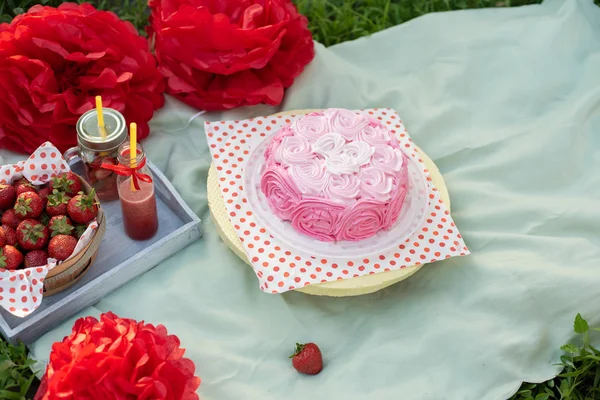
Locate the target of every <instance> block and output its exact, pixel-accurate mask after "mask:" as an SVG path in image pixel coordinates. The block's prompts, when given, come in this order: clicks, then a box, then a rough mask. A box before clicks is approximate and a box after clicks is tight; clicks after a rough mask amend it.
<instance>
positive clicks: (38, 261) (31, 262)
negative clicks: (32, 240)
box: [25, 250, 48, 268]
mask: <svg viewBox="0 0 600 400" xmlns="http://www.w3.org/2000/svg"><path fill="white" fill-rule="evenodd" d="M46 264H48V253H46V252H45V251H44V250H33V251H30V252H29V253H27V254H25V268H31V267H41V266H43V265H46Z"/></svg>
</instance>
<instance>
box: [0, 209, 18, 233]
mask: <svg viewBox="0 0 600 400" xmlns="http://www.w3.org/2000/svg"><path fill="white" fill-rule="evenodd" d="M20 223H21V219H20V218H19V217H18V216H17V213H16V212H15V210H14V209H12V208H9V209H8V210H6V211H4V214H2V225H4V226H10V227H11V228H13V229H17V226H19V224H20Z"/></svg>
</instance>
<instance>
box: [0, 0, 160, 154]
mask: <svg viewBox="0 0 600 400" xmlns="http://www.w3.org/2000/svg"><path fill="white" fill-rule="evenodd" d="M0 90H1V92H2V95H1V96H0V147H3V148H7V149H9V150H13V151H17V152H33V151H34V150H35V149H36V148H37V147H38V146H39V145H40V144H42V143H43V142H45V141H50V142H52V143H53V144H54V145H56V146H57V147H58V148H59V149H61V150H65V149H66V148H68V147H70V146H73V145H75V144H76V131H75V124H76V122H77V119H78V118H79V117H80V116H81V114H83V113H84V112H85V111H88V110H90V109H91V108H93V107H94V97H95V96H97V95H101V96H102V100H103V104H104V106H105V107H111V108H114V109H116V110H118V111H120V112H121V113H122V114H123V115H124V116H125V118H126V119H127V121H128V122H136V123H137V125H138V135H139V137H140V138H145V137H146V136H148V133H149V129H148V121H149V120H150V118H151V117H152V114H153V113H154V110H155V109H157V108H160V107H162V106H163V104H164V96H163V92H164V78H163V77H162V75H161V74H160V72H159V71H158V69H157V67H156V59H155V58H154V57H153V56H152V54H151V53H150V51H149V46H148V41H147V39H145V38H144V37H142V36H140V35H139V34H138V32H137V31H136V30H135V28H134V27H133V25H131V24H130V23H129V22H125V21H121V20H120V19H119V18H118V17H117V16H116V15H115V14H113V13H111V12H107V11H98V10H96V9H95V8H94V7H93V6H91V5H89V4H82V5H76V4H73V3H64V4H61V5H60V6H59V7H58V8H53V7H42V6H39V5H38V6H34V7H32V8H31V9H30V10H29V12H27V13H26V14H22V15H19V16H17V17H16V18H15V19H13V21H12V22H11V23H10V24H1V25H0Z"/></svg>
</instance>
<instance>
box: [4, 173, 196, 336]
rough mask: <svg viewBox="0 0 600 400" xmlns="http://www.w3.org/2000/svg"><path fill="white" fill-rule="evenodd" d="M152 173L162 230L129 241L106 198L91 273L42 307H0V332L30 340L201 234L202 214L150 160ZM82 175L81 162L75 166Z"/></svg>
mask: <svg viewBox="0 0 600 400" xmlns="http://www.w3.org/2000/svg"><path fill="white" fill-rule="evenodd" d="M148 166H149V167H150V170H151V171H152V174H153V175H154V181H155V193H156V204H157V207H158V215H159V228H158V232H157V233H156V235H154V237H153V238H152V239H149V240H145V241H134V240H131V239H130V238H129V237H128V236H127V235H126V234H125V232H124V230H123V221H122V217H121V204H120V203H119V201H118V200H116V201H110V202H104V203H102V207H103V209H104V212H105V215H106V218H107V225H106V233H105V235H104V239H103V241H102V244H101V245H100V249H99V251H98V257H97V258H96V261H95V262H94V263H93V264H92V265H91V266H90V269H89V271H88V272H87V274H86V275H85V276H84V277H83V278H81V280H80V281H79V282H78V283H77V284H75V285H73V286H72V287H71V288H69V289H67V290H65V291H63V292H60V293H57V294H55V295H53V296H49V297H44V299H43V301H42V304H41V305H40V307H39V308H38V309H37V310H35V311H34V312H33V313H32V314H31V315H29V316H27V317H25V318H18V317H15V316H14V315H12V314H10V313H8V312H7V311H5V310H4V309H2V308H0V331H2V335H3V336H4V337H5V339H6V340H8V341H9V342H11V343H15V342H17V340H18V339H20V340H22V341H23V342H25V344H29V343H32V342H33V341H35V340H36V339H38V338H39V337H40V336H42V335H43V334H45V333H46V332H48V331H49V330H51V329H52V328H54V327H56V326H57V325H59V324H60V323H61V322H63V321H64V320H66V319H67V318H69V317H70V316H72V315H73V314H75V313H77V312H79V311H81V310H82V309H84V308H86V307H88V306H90V305H92V304H94V303H96V302H97V301H98V300H100V299H101V298H102V297H104V296H105V295H107V294H108V293H110V292H112V291H113V290H115V289H117V288H118V287H120V286H122V285H124V284H125V283H127V282H128V281H130V280H131V279H133V278H135V277H137V276H139V275H141V274H143V273H144V272H146V271H148V270H150V269H151V268H153V267H154V266H156V265H157V264H159V263H160V262H161V261H163V260H165V259H166V258H168V257H169V256H171V255H172V254H174V253H176V252H177V251H179V250H181V249H183V248H184V247H186V246H187V245H188V244H190V243H192V242H194V241H196V240H198V239H199V238H200V237H201V236H202V228H201V224H200V218H198V216H197V215H196V214H195V213H194V212H193V211H192V210H191V209H190V208H189V207H188V206H187V205H186V204H185V202H184V201H183V199H182V198H181V197H180V196H179V194H178V193H177V191H176V190H175V188H174V187H173V186H172V185H171V183H170V182H169V180H168V179H167V178H166V177H165V176H164V175H163V174H162V173H161V172H160V171H159V170H158V168H156V167H155V166H154V165H153V164H152V163H150V162H148ZM71 168H72V169H73V171H74V172H76V173H79V174H81V173H82V170H83V165H82V164H81V163H76V164H74V165H72V166H71Z"/></svg>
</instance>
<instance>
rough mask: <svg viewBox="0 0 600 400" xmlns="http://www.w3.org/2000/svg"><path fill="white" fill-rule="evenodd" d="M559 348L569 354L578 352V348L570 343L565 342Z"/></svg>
mask: <svg viewBox="0 0 600 400" xmlns="http://www.w3.org/2000/svg"><path fill="white" fill-rule="evenodd" d="M560 349H561V350H562V351H566V352H567V353H570V354H578V353H579V348H578V347H577V346H575V345H572V344H565V345H564V346H562V347H561V348H560Z"/></svg>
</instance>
